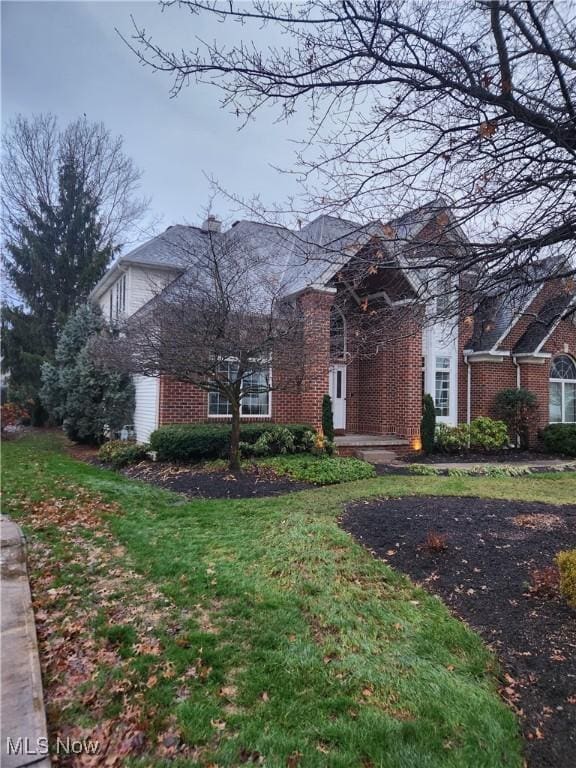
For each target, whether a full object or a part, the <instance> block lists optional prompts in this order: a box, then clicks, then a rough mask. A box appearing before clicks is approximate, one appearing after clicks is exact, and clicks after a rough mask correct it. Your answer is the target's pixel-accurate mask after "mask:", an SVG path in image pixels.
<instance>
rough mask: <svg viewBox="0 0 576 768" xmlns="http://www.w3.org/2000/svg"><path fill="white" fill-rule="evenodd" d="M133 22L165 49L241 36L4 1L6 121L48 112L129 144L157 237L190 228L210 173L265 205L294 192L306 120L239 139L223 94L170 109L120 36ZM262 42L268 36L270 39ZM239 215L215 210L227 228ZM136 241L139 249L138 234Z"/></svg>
mask: <svg viewBox="0 0 576 768" xmlns="http://www.w3.org/2000/svg"><path fill="white" fill-rule="evenodd" d="M131 14H132V15H133V16H134V17H135V18H136V20H137V21H138V22H139V24H140V25H142V26H144V27H146V30H147V32H149V33H151V34H153V35H154V37H156V38H157V39H158V40H159V41H160V42H161V43H162V44H163V45H164V46H165V47H168V48H174V47H176V48H179V47H181V46H183V47H188V48H189V47H193V46H194V45H195V39H194V38H195V37H196V36H198V37H201V38H204V39H208V40H213V39H214V38H216V37H217V38H218V40H219V41H222V40H226V41H227V42H232V41H235V40H238V39H239V38H238V36H239V35H240V34H242V28H241V27H240V26H239V25H238V24H226V25H222V24H219V23H217V22H215V21H209V20H206V19H201V20H200V19H198V17H193V16H191V15H189V14H188V13H187V12H185V11H183V10H180V9H178V8H173V9H169V10H168V11H166V12H164V13H161V12H160V9H159V7H158V6H157V4H156V3H155V2H2V122H3V123H4V122H5V121H7V120H10V119H11V118H12V117H14V116H15V115H16V114H18V113H23V114H24V115H27V116H30V115H32V114H35V113H38V112H53V113H54V114H56V115H57V117H58V118H59V119H60V120H61V122H62V123H66V122H68V121H70V120H73V119H74V118H76V117H77V116H79V115H81V114H82V113H86V115H87V116H88V118H89V119H91V120H95V121H100V120H101V121H103V122H104V123H105V125H106V126H107V127H108V128H109V129H110V130H111V132H112V133H113V134H121V135H122V136H123V137H124V141H125V149H126V153H127V154H128V155H130V156H131V157H132V158H133V159H134V161H135V162H136V164H137V165H138V166H139V167H140V168H141V169H142V170H143V171H144V179H143V192H144V194H145V195H146V196H148V197H151V198H152V213H153V214H154V215H157V216H160V217H161V224H162V227H165V226H168V225H169V224H172V223H177V222H181V223H182V222H188V223H193V224H197V223H199V221H200V220H201V217H202V210H203V208H204V207H205V206H206V204H207V201H208V197H209V194H210V185H209V182H208V181H207V180H206V179H205V177H204V176H203V173H206V174H208V175H210V176H213V177H215V178H217V179H218V181H219V183H220V184H221V185H222V186H224V187H225V188H226V189H228V190H230V191H231V192H233V193H237V194H239V195H242V196H244V197H251V196H253V195H255V194H259V195H260V196H261V198H262V201H263V202H264V203H265V204H266V205H272V204H274V203H275V202H282V201H284V200H285V199H286V198H287V197H288V195H290V194H293V193H295V192H297V186H296V183H295V181H294V179H293V178H292V177H289V176H287V175H284V174H280V173H279V172H278V171H276V170H274V169H273V168H272V167H271V164H275V165H279V166H281V167H288V168H289V167H291V166H293V164H294V145H293V144H292V143H291V141H290V140H291V138H292V137H294V138H302V137H303V136H304V133H305V130H306V125H307V120H306V115H305V114H301V115H297V116H296V118H294V119H292V120H291V121H290V124H289V125H286V124H284V123H283V124H274V120H273V117H274V115H273V114H270V115H266V114H260V115H259V117H258V120H257V121H255V122H253V123H251V124H250V125H249V126H248V127H247V128H245V129H244V130H242V131H238V128H239V122H238V121H237V119H236V117H235V116H233V115H231V114H230V113H229V112H226V111H224V110H222V109H220V108H219V93H218V92H217V91H216V90H215V89H213V88H210V87H209V86H198V85H195V84H191V85H190V87H189V88H187V89H185V90H184V91H183V92H182V93H181V94H180V96H179V97H177V98H176V99H170V97H169V88H170V85H171V80H170V78H169V77H168V76H166V75H162V74H159V73H153V72H152V71H151V70H149V69H146V68H143V67H142V66H141V65H140V64H139V63H138V61H137V59H136V57H135V55H134V54H133V53H131V51H129V50H128V48H127V47H126V46H125V45H124V43H123V42H122V41H121V40H120V38H119V37H118V35H117V34H116V32H115V27H117V28H118V29H120V30H122V31H123V32H125V33H126V34H127V35H129V34H130V30H131V21H130V15H131ZM266 34H267V40H270V38H271V35H273V31H270V30H268V32H267V33H266ZM233 209H234V205H233V204H232V203H231V202H229V201H228V200H226V199H222V198H221V199H218V200H217V201H216V202H215V205H214V210H215V212H217V213H218V214H220V215H222V216H223V217H225V218H226V217H230V218H234V215H235V214H234V210H233ZM135 237H136V239H146V236H145V234H144V232H140V233H139V234H138V233H137V234H136V235H135Z"/></svg>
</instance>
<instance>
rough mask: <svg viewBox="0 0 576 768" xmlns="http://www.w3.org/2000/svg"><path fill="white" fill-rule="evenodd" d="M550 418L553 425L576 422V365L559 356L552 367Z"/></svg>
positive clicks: (567, 356)
mask: <svg viewBox="0 0 576 768" xmlns="http://www.w3.org/2000/svg"><path fill="white" fill-rule="evenodd" d="M549 387H550V389H549V401H548V407H549V411H548V418H549V421H550V423H552V424H573V423H575V422H576V363H575V362H574V360H573V359H572V358H571V357H570V356H569V355H558V357H555V358H554V360H553V361H552V365H551V367H550V383H549Z"/></svg>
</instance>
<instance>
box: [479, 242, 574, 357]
mask: <svg viewBox="0 0 576 768" xmlns="http://www.w3.org/2000/svg"><path fill="white" fill-rule="evenodd" d="M562 264H563V262H562V260H559V259H558V258H556V257H550V258H547V259H542V260H541V261H539V262H535V263H534V264H531V265H526V266H522V267H518V268H517V269H516V270H514V271H513V272H512V273H511V274H510V278H509V280H508V281H505V282H503V283H500V284H498V285H497V286H496V287H495V288H494V289H493V291H492V293H491V295H487V296H485V298H484V299H483V300H482V301H480V303H479V304H478V306H477V308H476V310H475V312H474V330H473V332H472V337H471V339H470V341H469V343H468V344H467V348H468V349H471V350H472V351H474V352H488V351H490V350H492V349H494V347H495V345H496V344H497V342H498V340H499V339H500V337H501V336H503V335H504V334H505V333H506V331H507V330H509V329H510V327H511V326H512V324H513V322H514V321H515V320H516V319H517V318H518V317H519V316H520V314H521V313H522V312H523V310H524V309H525V308H526V306H527V305H528V304H529V303H530V302H531V301H532V299H534V298H535V296H536V294H537V293H538V292H539V290H540V288H541V286H542V284H543V283H542V282H541V281H543V280H544V279H547V278H551V277H553V276H554V273H555V272H556V271H557V270H558V268H560V267H561V266H562ZM534 338H535V336H534ZM542 338H543V337H542ZM525 343H526V346H527V349H526V351H532V350H530V349H528V347H529V346H530V344H531V342H530V341H529V340H528V339H527V340H526V342H525ZM519 351H520V350H519ZM522 351H523V350H522Z"/></svg>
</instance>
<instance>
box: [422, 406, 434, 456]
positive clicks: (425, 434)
mask: <svg viewBox="0 0 576 768" xmlns="http://www.w3.org/2000/svg"><path fill="white" fill-rule="evenodd" d="M435 432H436V407H435V406H434V400H433V399H432V395H424V398H423V400H422V420H421V422H420V437H421V439H422V448H423V450H424V451H425V452H426V453H432V451H433V450H434V435H435Z"/></svg>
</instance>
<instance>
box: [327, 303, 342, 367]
mask: <svg viewBox="0 0 576 768" xmlns="http://www.w3.org/2000/svg"><path fill="white" fill-rule="evenodd" d="M345 356H346V320H345V319H344V315H343V314H342V312H341V311H340V310H339V309H338V307H332V309H331V310H330V357H332V358H343V357H345Z"/></svg>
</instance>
